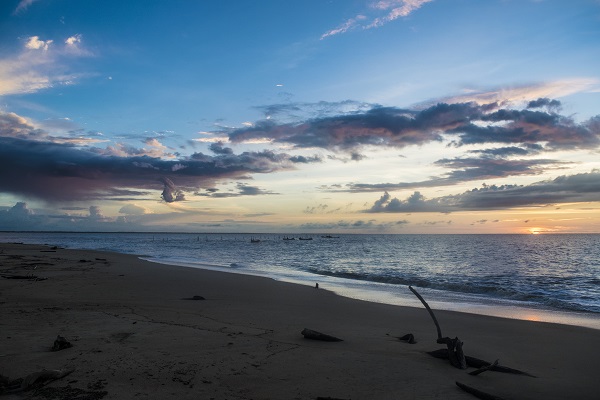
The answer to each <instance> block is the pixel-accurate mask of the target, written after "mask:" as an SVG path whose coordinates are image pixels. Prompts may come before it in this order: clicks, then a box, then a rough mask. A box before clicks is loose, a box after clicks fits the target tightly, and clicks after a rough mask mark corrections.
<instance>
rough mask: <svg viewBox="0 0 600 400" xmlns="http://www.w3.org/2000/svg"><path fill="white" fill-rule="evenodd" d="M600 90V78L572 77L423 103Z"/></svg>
mask: <svg viewBox="0 0 600 400" xmlns="http://www.w3.org/2000/svg"><path fill="white" fill-rule="evenodd" d="M598 90H600V80H598V79H597V78H584V77H580V78H571V79H560V80H556V81H551V82H541V83H534V84H527V85H515V86H508V87H506V86H503V87H499V88H495V89H485V90H478V89H465V90H464V92H465V93H464V94H460V95H455V96H448V97H443V98H439V99H434V100H431V101H428V102H425V103H422V104H421V105H422V106H423V107H427V106H431V105H432V104H435V103H438V102H448V103H467V102H471V101H472V102H476V103H477V104H489V103H495V102H497V103H500V104H507V103H513V104H515V103H525V102H529V101H531V100H536V99H539V98H552V99H556V98H561V97H564V96H569V95H571V94H575V93H585V92H594V91H598Z"/></svg>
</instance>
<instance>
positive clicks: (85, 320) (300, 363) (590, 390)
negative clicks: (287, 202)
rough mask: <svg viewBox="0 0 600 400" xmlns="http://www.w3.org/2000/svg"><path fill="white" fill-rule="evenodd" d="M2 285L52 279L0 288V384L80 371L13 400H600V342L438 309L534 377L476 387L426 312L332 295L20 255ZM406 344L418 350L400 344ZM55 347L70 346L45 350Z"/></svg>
mask: <svg viewBox="0 0 600 400" xmlns="http://www.w3.org/2000/svg"><path fill="white" fill-rule="evenodd" d="M34 268H35V269H34ZM0 274H2V275H3V276H7V275H28V274H32V275H35V276H38V277H42V278H47V279H45V280H29V279H6V278H0V317H1V318H0V375H3V376H5V377H8V378H9V380H14V379H17V378H22V377H26V376H27V375H29V374H31V373H35V372H39V371H41V370H44V369H46V370H62V371H66V370H70V369H72V370H73V372H72V373H71V374H69V375H67V376H65V377H63V378H61V379H57V380H54V381H51V382H49V383H47V384H46V385H45V386H42V387H39V388H33V389H30V390H28V391H25V392H21V393H18V394H8V395H7V394H5V395H4V396H2V398H7V399H20V398H31V399H79V400H83V399H317V398H332V399H354V400H356V399H474V398H475V397H473V396H472V395H471V394H468V393H465V392H463V391H462V390H461V389H460V388H458V387H457V386H456V385H455V382H456V381H460V382H462V383H465V384H467V385H470V386H472V387H475V388H477V389H479V390H483V391H486V392H489V393H491V394H493V395H495V396H498V397H500V398H505V399H570V398H573V399H575V398H576V399H598V398H600V388H598V377H600V363H599V362H598V358H599V357H598V356H600V331H598V330H593V329H589V328H582V327H575V326H567V325H558V324H548V323H540V322H532V321H519V320H510V319H502V318H495V317H486V316H481V315H472V314H466V313H455V312H448V311H446V312H443V311H435V310H434V311H435V314H436V316H437V318H438V320H439V322H440V325H441V327H442V331H443V334H444V335H447V336H452V337H454V336H458V337H459V338H460V339H461V340H463V341H464V350H465V353H466V354H467V355H469V356H473V357H478V358H481V359H485V360H489V361H494V360H495V359H500V364H502V365H506V366H509V367H513V368H517V369H520V370H523V371H526V372H529V373H531V374H533V375H535V376H536V377H535V378H533V377H529V376H522V375H511V374H504V373H499V372H493V371H488V372H485V373H483V374H481V375H478V376H471V375H469V374H468V372H469V371H473V369H472V368H471V369H468V370H460V369H456V368H454V367H452V366H451V365H450V364H449V363H448V361H444V360H439V359H435V358H433V357H431V356H430V355H428V354H427V353H426V352H427V351H431V350H435V349H438V348H440V347H441V346H440V345H438V344H437V343H436V338H437V335H436V329H435V325H434V324H433V322H432V320H431V318H430V316H429V314H428V313H427V311H426V310H425V309H424V308H410V307H398V306H388V305H383V304H375V303H368V302H362V301H358V300H353V299H348V298H343V297H340V296H336V295H334V294H332V293H331V292H328V291H327V290H326V289H327V288H326V287H323V286H321V288H319V289H316V288H313V287H309V286H302V285H295V284H288V283H283V282H277V281H274V280H271V279H268V278H261V277H253V276H245V275H239V274H230V273H224V272H215V271H205V270H198V269H191V268H183V267H175V266H167V265H160V264H155V263H150V262H147V261H143V260H140V259H139V258H137V257H135V256H131V255H122V254H115V253H104V252H96V251H84V250H65V249H60V248H59V249H53V248H51V247H43V246H31V245H20V244H0ZM407 290H408V289H407ZM193 296H202V297H204V298H205V300H185V299H186V298H191V297H193ZM303 328H310V329H313V330H317V331H320V332H323V333H327V334H330V335H334V336H337V337H339V338H342V339H343V341H342V342H320V341H314V340H309V339H305V338H304V337H303V336H302V335H301V333H300V332H301V331H302V330H303ZM406 333H412V334H413V335H414V336H415V338H416V340H417V343H416V344H409V343H406V342H403V341H400V340H398V339H397V338H396V337H397V336H402V335H404V334H406ZM57 335H61V336H63V337H64V338H65V339H66V340H67V341H69V342H70V343H71V344H72V347H70V348H66V349H64V350H60V351H50V349H51V347H52V345H53V343H54V340H55V339H56V338H57Z"/></svg>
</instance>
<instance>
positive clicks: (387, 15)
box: [321, 0, 433, 40]
mask: <svg viewBox="0 0 600 400" xmlns="http://www.w3.org/2000/svg"><path fill="white" fill-rule="evenodd" d="M431 1H433V0H382V1H378V2H376V3H373V4H372V5H371V7H370V8H371V10H370V12H368V13H366V14H375V15H371V16H367V15H364V14H358V15H357V16H356V17H354V18H350V19H348V20H346V22H344V23H343V24H341V25H339V26H338V27H337V28H334V29H331V30H329V31H327V32H325V33H324V34H322V35H321V40H323V39H325V38H327V37H330V36H335V35H340V34H343V33H346V32H348V31H351V30H353V29H356V28H358V27H361V28H362V29H371V28H378V27H380V26H383V25H385V24H387V23H389V22H391V21H394V20H396V19H398V18H400V17H408V16H409V15H410V14H411V13H413V12H414V11H416V10H418V9H419V8H421V7H422V6H423V5H424V4H425V3H429V2H431Z"/></svg>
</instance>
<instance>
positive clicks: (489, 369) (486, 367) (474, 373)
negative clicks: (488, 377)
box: [469, 360, 498, 376]
mask: <svg viewBox="0 0 600 400" xmlns="http://www.w3.org/2000/svg"><path fill="white" fill-rule="evenodd" d="M497 365H498V360H496V361H494V363H493V364H490V365H485V366H483V367H481V368H479V369H477V370H475V371H471V372H469V375H473V376H477V375H479V374H481V373H483V372H485V371H493V370H494V368H496V366H497Z"/></svg>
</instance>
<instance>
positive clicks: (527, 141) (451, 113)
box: [217, 99, 600, 154]
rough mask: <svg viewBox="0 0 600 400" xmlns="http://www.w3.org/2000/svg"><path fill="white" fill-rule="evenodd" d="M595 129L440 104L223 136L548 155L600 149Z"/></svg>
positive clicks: (271, 122)
mask: <svg viewBox="0 0 600 400" xmlns="http://www.w3.org/2000/svg"><path fill="white" fill-rule="evenodd" d="M551 102H552V100H549V99H548V104H550V103H551ZM599 127H600V123H599V122H598V119H597V118H592V119H590V120H589V121H584V122H582V123H576V122H575V121H574V120H573V119H572V118H570V117H567V116H563V115H560V114H558V113H556V112H554V111H552V110H540V109H536V110H533V109H528V108H524V109H512V108H501V107H500V105H499V104H498V103H497V102H494V103H488V104H478V103H476V102H469V103H438V104H436V105H432V106H429V107H427V108H425V109H419V110H417V109H402V108H396V107H382V106H374V107H372V108H370V109H368V110H360V111H355V112H350V113H342V114H340V115H327V116H323V117H316V118H310V119H306V120H302V121H295V122H280V121H277V120H276V119H274V118H272V119H264V120H260V121H258V122H256V123H255V124H254V125H253V126H250V127H241V128H238V129H229V130H227V132H226V133H227V134H228V136H229V140H230V141H231V142H232V143H245V142H251V141H263V142H271V143H274V144H286V145H292V146H294V147H295V148H323V149H327V150H330V151H334V152H346V153H352V152H354V153H356V154H360V153H358V152H357V149H360V148H362V147H365V146H377V147H395V148H403V147H407V146H412V145H417V146H419V145H424V144H427V143H430V142H441V141H442V140H444V139H446V138H447V139H451V140H452V141H453V143H454V145H456V146H463V145H468V144H484V143H488V144H494V143H500V144H510V145H520V146H538V145H542V144H543V145H544V146H545V148H546V149H548V150H575V149H592V148H595V147H597V146H598V145H599V144H600V128H599ZM223 133H224V132H222V131H221V132H218V133H217V134H223Z"/></svg>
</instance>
